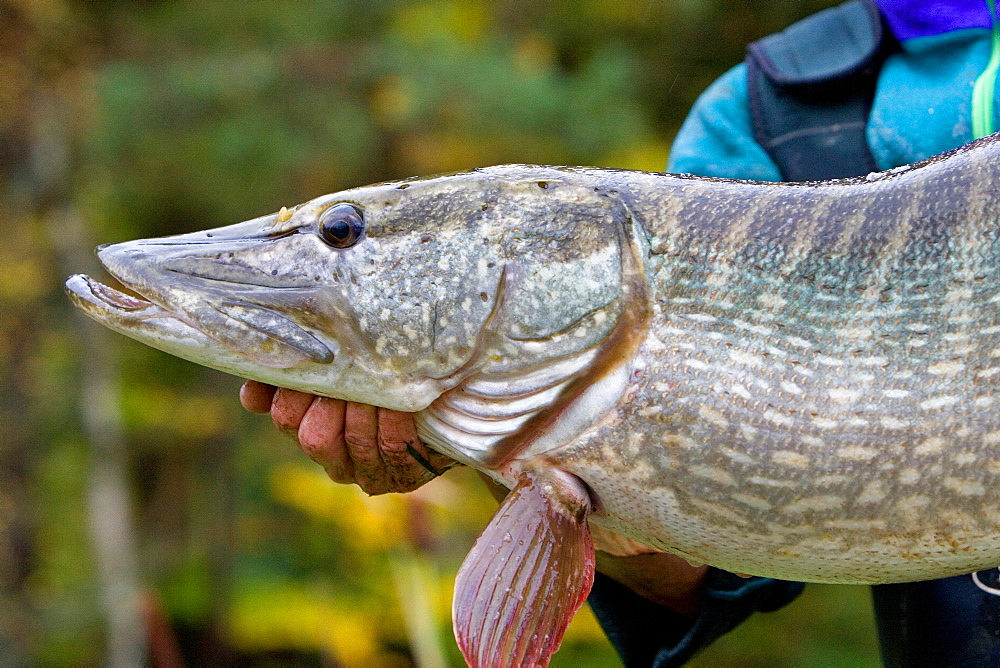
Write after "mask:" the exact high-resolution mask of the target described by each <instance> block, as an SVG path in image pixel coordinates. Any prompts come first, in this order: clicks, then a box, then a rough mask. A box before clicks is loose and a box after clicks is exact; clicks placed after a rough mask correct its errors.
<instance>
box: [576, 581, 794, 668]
mask: <svg viewBox="0 0 1000 668" xmlns="http://www.w3.org/2000/svg"><path fill="white" fill-rule="evenodd" d="M804 586H805V585H803V584H802V583H801V582H785V581H784V580H772V579H770V578H757V577H751V578H741V577H739V576H738V575H734V574H732V573H727V572H725V571H721V570H718V569H716V568H713V569H711V570H710V571H709V573H708V576H707V578H706V580H705V589H704V590H703V592H702V595H701V607H700V611H699V613H698V614H697V615H696V616H695V617H686V616H682V615H679V614H677V613H675V612H673V611H671V610H669V609H667V608H664V607H662V606H660V605H657V604H656V603H653V602H652V601H649V600H647V599H645V598H643V597H641V596H639V595H638V594H636V593H635V592H633V591H632V590H631V589H629V588H628V587H626V586H624V585H622V584H619V583H618V582H616V581H614V580H612V579H611V578H609V577H607V576H604V575H601V574H600V573H598V574H597V576H596V578H595V580H594V588H593V589H592V590H591V593H590V599H589V602H590V607H591V608H592V609H593V611H594V614H595V616H596V617H597V621H598V622H599V623H600V625H601V628H602V629H603V630H604V633H605V634H606V635H607V636H608V639H609V640H610V641H611V644H612V645H614V647H615V650H617V652H618V655H619V656H620V657H621V658H622V661H624V662H625V665H626V666H628V667H629V668H633V667H635V668H639V667H642V668H646V667H647V666H651V667H654V668H670V667H672V666H681V665H683V664H684V663H686V662H687V661H689V660H690V659H691V658H692V657H693V656H694V655H695V654H697V653H698V652H699V651H700V650H702V649H704V648H705V647H708V646H709V645H710V644H711V643H712V642H713V641H715V639H716V638H719V637H720V636H722V635H724V634H726V633H728V632H729V631H731V630H732V629H734V628H736V626H738V625H739V624H740V622H742V621H743V620H744V619H746V618H747V617H749V616H750V615H751V614H753V613H754V612H771V611H773V610H777V609H778V608H781V607H783V606H785V605H786V604H788V603H790V602H791V601H792V600H793V599H795V597H796V596H798V595H799V594H800V593H802V589H803V587H804Z"/></svg>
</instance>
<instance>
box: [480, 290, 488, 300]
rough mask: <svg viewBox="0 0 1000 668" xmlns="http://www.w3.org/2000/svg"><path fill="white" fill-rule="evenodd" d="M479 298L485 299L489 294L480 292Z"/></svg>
mask: <svg viewBox="0 0 1000 668" xmlns="http://www.w3.org/2000/svg"><path fill="white" fill-rule="evenodd" d="M479 298H480V299H482V300H483V301H487V300H488V299H489V295H487V294H486V293H485V292H480V293H479Z"/></svg>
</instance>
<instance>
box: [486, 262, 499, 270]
mask: <svg viewBox="0 0 1000 668" xmlns="http://www.w3.org/2000/svg"><path fill="white" fill-rule="evenodd" d="M495 266H497V263H496V262H487V263H486V268H487V269H492V268H493V267H495Z"/></svg>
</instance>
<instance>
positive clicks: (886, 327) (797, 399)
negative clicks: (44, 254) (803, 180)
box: [555, 161, 1000, 582]
mask: <svg viewBox="0 0 1000 668" xmlns="http://www.w3.org/2000/svg"><path fill="white" fill-rule="evenodd" d="M996 177H997V170H996V169H995V168H993V167H992V165H991V164H990V162H989V161H977V162H975V163H970V164H965V165H962V166H961V168H956V167H952V168H951V169H949V170H946V171H945V173H935V172H934V170H933V168H931V169H924V170H915V171H908V172H907V173H901V174H899V175H898V176H896V177H884V178H880V179H878V180H873V181H871V182H869V183H863V182H862V183H861V184H860V185H861V186H862V187H860V188H859V187H858V185H859V182H858V181H845V182H840V183H833V184H824V185H785V186H778V187H776V188H774V189H773V190H772V191H771V192H770V193H768V194H766V195H763V196H762V197H761V198H760V199H755V197H754V193H753V191H755V190H758V189H760V188H761V186H760V185H758V184H753V185H749V184H742V183H725V184H718V183H706V182H703V181H695V182H693V183H692V184H691V185H689V186H681V190H682V193H683V194H682V195H681V198H682V199H683V200H684V202H685V204H684V206H683V207H681V208H680V210H679V211H677V212H675V213H673V214H672V215H666V216H663V217H659V216H658V215H657V214H658V212H659V208H658V206H657V205H656V204H653V205H651V206H649V207H644V206H643V203H642V202H638V203H637V204H636V205H635V209H636V210H637V211H646V210H650V211H653V212H654V214H653V216H652V217H651V219H649V220H648V221H646V226H647V228H648V229H649V230H650V233H651V237H652V238H651V241H650V246H651V254H650V256H649V259H648V262H647V275H648V276H649V282H650V284H651V285H652V286H653V287H654V293H655V306H654V313H653V316H652V319H651V325H650V332H649V335H648V337H647V340H646V341H645V342H644V344H643V346H642V349H641V350H640V352H639V354H638V357H637V359H638V363H637V369H636V374H637V376H638V378H637V380H636V382H635V383H634V384H633V385H632V386H631V387H630V388H629V390H628V392H629V396H628V401H626V402H623V403H622V405H621V407H620V409H619V410H618V412H617V414H616V418H617V419H616V420H614V421H608V422H606V423H605V424H604V425H603V426H601V427H600V428H599V429H597V430H595V431H593V432H591V433H588V434H586V436H585V438H583V439H581V441H580V442H578V443H575V444H573V445H572V446H569V447H568V448H566V449H565V450H564V451H560V452H559V453H557V454H556V455H555V457H556V458H557V460H559V459H560V458H562V457H565V459H566V462H567V468H568V469H569V470H573V471H574V472H577V473H578V475H580V476H581V477H582V478H583V479H590V478H591V477H593V476H600V477H601V484H597V485H594V487H595V488H597V489H605V488H606V489H608V490H609V491H608V492H607V493H606V496H607V501H606V502H604V510H605V511H606V513H607V515H608V516H609V517H613V518H617V517H619V516H627V517H634V516H637V515H638V516H641V517H642V518H643V519H642V520H641V521H637V522H634V523H624V522H620V521H618V520H617V519H612V520H610V521H608V522H607V524H606V526H607V527H608V528H612V529H615V530H617V531H620V532H622V533H625V534H626V535H630V536H633V537H635V538H637V539H640V540H646V541H647V542H649V536H650V535H653V534H655V535H658V536H659V537H660V539H659V540H656V541H652V543H653V544H654V545H657V546H659V547H661V548H664V549H671V548H676V545H678V544H684V545H685V546H687V547H686V549H685V550H684V552H685V554H687V555H688V556H690V557H691V558H692V559H693V560H696V561H698V562H705V563H712V564H715V565H719V566H722V567H726V568H729V569H731V570H738V571H740V572H752V573H759V574H766V575H770V576H773V577H780V578H785V579H797V580H818V581H830V582H878V581H886V580H906V579H921V578H926V577H934V576H936V575H938V574H940V573H941V570H940V569H941V566H942V564H944V563H948V562H952V563H954V564H955V567H954V568H953V569H952V568H948V569H947V570H948V571H949V572H953V573H959V572H964V571H967V570H969V569H970V567H971V566H973V565H974V564H975V563H980V564H984V563H991V562H990V561H989V559H993V560H996V559H997V556H996V555H997V549H998V546H1000V532H998V523H997V517H998V516H997V510H998V496H997V494H996V492H995V490H996V489H997V488H998V482H1000V480H998V476H1000V465H998V464H997V461H996V458H995V456H994V453H995V446H996V444H997V443H998V442H1000V438H998V437H1000V431H998V429H1000V419H998V412H997V405H996V400H997V393H996V374H998V373H1000V368H998V366H1000V357H998V355H1000V349H998V345H1000V339H998V334H1000V327H998V325H1000V322H998V314H1000V312H998V309H997V302H998V299H1000V277H998V274H997V270H996V268H997V264H998V260H1000V255H998V252H1000V244H998V230H1000V226H998V225H997V220H998V213H1000V209H998V200H997V197H996V194H995V186H992V184H995V183H996ZM720 185H721V186H722V187H721V188H720V187H719V186H720ZM727 189H728V190H730V191H733V192H732V193H727V192H725V191H726V190H727ZM991 189H992V191H991ZM622 190H625V188H624V187H623V188H622ZM630 190H631V191H632V192H649V191H650V189H648V188H643V187H642V186H641V185H638V184H635V185H633V187H632V188H630ZM720 190H721V191H722V192H720ZM848 190H849V191H852V192H851V193H850V195H847V196H845V191H848ZM727 195H731V196H729V197H727ZM719 200H726V204H725V206H717V202H718V201H719ZM734 201H739V202H746V206H744V207H743V208H742V213H741V212H740V211H739V207H737V206H734V204H733V202H734ZM761 202H765V204H761ZM814 211H815V212H818V213H817V214H816V216H815V218H816V219H820V220H822V224H813V225H806V226H805V229H806V231H807V236H803V235H802V234H801V233H800V229H799V226H798V225H797V224H796V223H797V221H803V220H806V221H807V220H810V219H811V218H813V215H812V214H813V212H814ZM636 435H640V437H639V438H637V437H636ZM664 435H666V436H667V438H664ZM657 441H658V442H659V443H658V446H651V445H650V444H651V443H656V442H657ZM611 443H624V444H630V443H631V444H635V445H633V446H632V447H624V448H613V447H610V446H609V445H608V444H611ZM583 462H588V464H584V463H583ZM610 462H614V464H613V465H611V464H610ZM623 480H628V482H627V483H623V482H622V481H623ZM626 488H627V489H626ZM628 490H631V491H632V493H631V494H630V493H629V491H628ZM651 490H655V491H653V492H651ZM650 493H652V494H653V495H654V496H655V497H656V498H657V500H658V502H657V503H650V501H649V495H650ZM602 520H603V518H602V517H599V518H595V519H593V520H592V521H598V522H601V521H602ZM652 527H656V529H655V530H651V529H652ZM751 554H753V555H757V556H755V557H751V556H750V555H751ZM986 555H990V556H986ZM977 559H979V560H981V561H978V562H977V561H976V560H977ZM876 564H877V565H878V566H877V567H876V566H875V565H876Z"/></svg>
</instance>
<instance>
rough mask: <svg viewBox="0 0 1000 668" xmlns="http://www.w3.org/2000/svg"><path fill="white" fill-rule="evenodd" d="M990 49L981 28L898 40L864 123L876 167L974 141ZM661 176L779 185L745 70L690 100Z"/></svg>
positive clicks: (997, 123)
mask: <svg viewBox="0 0 1000 668" xmlns="http://www.w3.org/2000/svg"><path fill="white" fill-rule="evenodd" d="M990 47H991V33H990V31H989V30H988V29H986V28H965V29H960V30H954V31H951V32H946V33H942V34H937V35H929V36H924V37H915V38H912V39H908V40H903V41H901V50H900V51H898V52H896V53H893V54H892V55H890V56H889V57H888V59H887V60H886V62H885V64H884V65H883V67H882V70H881V72H880V74H879V79H878V85H877V86H876V89H875V101H874V104H873V107H872V112H871V115H870V117H869V119H868V128H867V136H868V145H869V147H870V148H871V150H872V154H873V155H874V157H875V160H876V162H877V164H878V166H879V168H880V169H891V168H893V167H898V166H900V165H905V164H908V163H911V162H916V161H918V160H922V159H924V158H928V157H930V156H932V155H937V154H938V153H943V152H944V151H947V150H949V149H953V148H955V147H957V146H961V145H962V144H965V143H967V142H970V141H972V140H973V139H974V137H973V134H972V89H973V86H974V85H975V82H976V78H977V77H978V76H979V75H980V73H982V72H983V70H984V69H985V68H986V65H987V63H988V61H989V59H990ZM997 90H998V91H1000V86H998V87H997ZM994 96H995V97H996V93H995V94H994ZM997 112H1000V102H996V101H995V102H994V127H1000V119H998V118H997V117H996V114H997ZM667 171H668V172H674V173H690V174H699V175H702V176H721V177H728V178H737V179H753V180H756V181H781V180H782V178H781V174H780V173H779V171H778V168H777V167H776V166H775V164H774V162H773V161H772V160H771V158H770V157H769V156H768V155H767V153H766V152H765V151H764V149H763V148H761V146H760V145H759V144H758V143H757V142H756V141H755V140H754V136H753V128H752V125H751V120H750V107H749V100H748V91H747V77H746V65H744V64H740V65H737V66H736V67H734V68H732V69H731V70H729V71H728V72H726V73H725V74H724V75H723V76H722V77H721V78H719V79H718V80H717V81H716V82H715V83H713V84H712V85H711V86H710V87H709V88H708V89H707V90H706V91H705V92H704V93H703V94H702V95H701V97H699V98H698V101H697V102H696V103H695V105H694V107H693V108H692V109H691V113H690V114H689V115H688V117H687V119H686V120H685V121H684V124H683V125H682V126H681V129H680V131H679V132H678V133H677V137H676V138H675V139H674V143H673V147H672V148H671V152H670V162H669V164H668V165H667Z"/></svg>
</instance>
